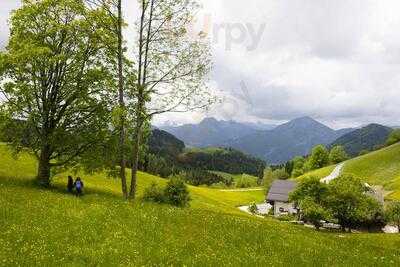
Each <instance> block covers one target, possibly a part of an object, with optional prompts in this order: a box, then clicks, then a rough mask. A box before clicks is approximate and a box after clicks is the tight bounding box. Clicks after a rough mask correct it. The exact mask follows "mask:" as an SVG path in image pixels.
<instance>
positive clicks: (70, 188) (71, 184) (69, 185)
mask: <svg viewBox="0 0 400 267" xmlns="http://www.w3.org/2000/svg"><path fill="white" fill-rule="evenodd" d="M67 190H68V192H69V193H72V191H73V190H74V179H72V176H68V183H67Z"/></svg>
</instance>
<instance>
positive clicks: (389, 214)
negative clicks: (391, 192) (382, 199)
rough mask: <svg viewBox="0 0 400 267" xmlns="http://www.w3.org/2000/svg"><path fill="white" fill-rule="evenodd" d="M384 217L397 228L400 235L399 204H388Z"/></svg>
mask: <svg viewBox="0 0 400 267" xmlns="http://www.w3.org/2000/svg"><path fill="white" fill-rule="evenodd" d="M385 215H386V218H387V220H388V221H389V222H390V223H393V224H395V225H396V226H397V227H398V229H399V233H400V202H393V203H391V204H389V206H388V207H387V209H386V212H385Z"/></svg>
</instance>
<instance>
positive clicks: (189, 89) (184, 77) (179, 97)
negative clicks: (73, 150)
mask: <svg viewBox="0 0 400 267" xmlns="http://www.w3.org/2000/svg"><path fill="white" fill-rule="evenodd" d="M139 5H140V11H141V12H140V19H139V22H138V40H137V47H136V48H137V54H136V60H135V63H136V66H137V77H136V78H137V79H136V80H135V82H134V83H133V84H132V87H131V88H132V90H131V97H132V99H134V100H133V101H131V109H132V114H134V131H133V146H132V160H131V161H132V173H131V175H132V176H131V187H130V197H131V198H132V199H133V198H135V194H136V180H137V170H138V161H139V150H140V147H141V145H142V144H143V143H144V140H143V138H142V137H143V136H142V130H143V126H144V125H145V123H146V122H148V121H150V120H151V118H152V117H153V116H155V115H158V114H161V113H165V112H187V111H190V110H194V109H199V108H205V107H207V106H208V105H210V104H211V103H212V100H213V98H212V96H211V94H210V93H209V92H208V91H207V88H206V86H205V82H206V79H205V77H206V75H207V73H208V72H209V70H210V59H209V58H210V55H209V46H208V43H207V42H206V41H205V38H203V37H204V36H202V34H201V33H200V34H199V36H192V37H194V38H191V36H189V34H188V31H187V29H188V27H190V25H191V23H192V21H193V15H194V13H195V12H196V10H197V9H198V8H199V6H198V4H197V3H196V1H194V0H140V1H139Z"/></svg>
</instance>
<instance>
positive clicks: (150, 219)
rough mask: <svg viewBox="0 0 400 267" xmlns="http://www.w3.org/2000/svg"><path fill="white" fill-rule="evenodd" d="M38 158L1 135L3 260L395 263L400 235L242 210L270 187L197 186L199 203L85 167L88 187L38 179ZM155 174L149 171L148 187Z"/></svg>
mask: <svg viewBox="0 0 400 267" xmlns="http://www.w3.org/2000/svg"><path fill="white" fill-rule="evenodd" d="M35 165H36V164H35V161H34V160H33V158H32V157H30V156H28V155H26V154H25V155H22V157H20V158H19V159H18V160H15V159H13V158H12V156H11V155H10V153H9V151H8V150H7V149H6V147H5V146H4V145H0V196H1V197H0V229H2V230H1V231H0V266H55V265H60V266H116V265H123V266H143V265H146V266H149V265H151V266H171V265H174V266H183V265H186V266H215V265H221V266H226V265H233V266H266V265H274V266H288V265H292V266H293V265H296V266H307V265H308V266H310V265H320V266H321V265H322V266H338V265H342V266H344V265H346V266H349V265H351V266H377V265H378V266H390V265H399V264H400V249H399V246H400V236H398V235H384V234H342V233H340V234H339V233H323V232H317V231H314V230H312V229H307V228H304V227H302V226H294V225H291V224H287V223H281V222H278V221H275V220H272V219H261V218H256V217H251V216H249V215H246V214H244V213H241V212H240V211H238V209H237V208H236V206H237V205H240V204H245V203H249V202H251V201H260V200H262V199H263V198H264V196H263V194H262V192H257V191H254V192H221V191H220V190H213V189H208V188H195V187H190V191H191V195H192V198H193V201H192V203H191V207H190V208H186V209H180V208H173V207H170V206H165V205H157V204H149V203H142V202H141V201H140V200H138V201H136V202H135V204H130V203H126V202H124V201H123V200H121V198H120V193H119V191H120V185H119V182H118V181H117V180H114V179H108V178H105V177H104V175H102V174H97V175H93V176H86V175H82V177H83V178H84V182H85V186H86V194H85V196H84V197H82V198H76V197H74V196H71V195H68V194H66V193H65V190H64V188H65V179H64V177H65V174H64V175H59V176H57V177H56V178H55V180H54V184H55V186H54V188H53V189H51V190H42V189H39V188H37V187H35V186H34V185H33V183H32V178H33V176H34V174H35ZM151 181H156V182H158V183H165V180H163V179H161V178H158V177H155V176H151V175H148V174H145V173H140V174H139V196H140V195H141V194H142V192H143V188H145V187H146V186H147V185H148V184H150V182H151Z"/></svg>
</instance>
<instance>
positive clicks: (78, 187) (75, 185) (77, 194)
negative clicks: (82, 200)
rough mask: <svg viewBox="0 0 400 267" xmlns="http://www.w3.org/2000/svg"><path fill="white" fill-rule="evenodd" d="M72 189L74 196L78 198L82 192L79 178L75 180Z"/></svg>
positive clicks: (81, 183)
mask: <svg viewBox="0 0 400 267" xmlns="http://www.w3.org/2000/svg"><path fill="white" fill-rule="evenodd" d="M74 187H75V190H76V196H77V197H79V196H81V195H82V192H83V182H82V180H81V177H78V178H76V180H75V183H74Z"/></svg>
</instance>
